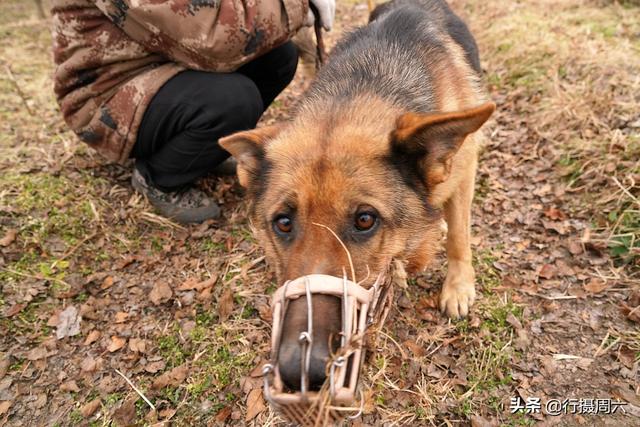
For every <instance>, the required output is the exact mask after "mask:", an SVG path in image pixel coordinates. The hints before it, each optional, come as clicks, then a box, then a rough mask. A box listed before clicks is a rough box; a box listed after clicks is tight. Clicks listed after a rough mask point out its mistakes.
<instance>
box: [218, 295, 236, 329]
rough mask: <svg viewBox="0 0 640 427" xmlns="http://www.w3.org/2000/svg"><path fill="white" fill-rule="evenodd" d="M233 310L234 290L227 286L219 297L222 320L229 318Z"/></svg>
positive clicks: (220, 317)
mask: <svg viewBox="0 0 640 427" xmlns="http://www.w3.org/2000/svg"><path fill="white" fill-rule="evenodd" d="M232 311H233V291H232V290H231V288H226V289H225V290H224V292H223V293H222V295H221V296H220V298H219V299H218V316H219V319H220V321H221V322H224V321H225V320H227V319H228V318H229V315H230V314H231V312H232Z"/></svg>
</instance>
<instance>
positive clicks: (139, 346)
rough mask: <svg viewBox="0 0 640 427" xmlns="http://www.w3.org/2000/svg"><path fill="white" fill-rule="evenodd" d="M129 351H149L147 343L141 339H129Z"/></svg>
mask: <svg viewBox="0 0 640 427" xmlns="http://www.w3.org/2000/svg"><path fill="white" fill-rule="evenodd" d="M129 350H131V351H133V352H134V353H145V352H146V351H147V342H146V341H145V340H142V339H140V338H131V339H129Z"/></svg>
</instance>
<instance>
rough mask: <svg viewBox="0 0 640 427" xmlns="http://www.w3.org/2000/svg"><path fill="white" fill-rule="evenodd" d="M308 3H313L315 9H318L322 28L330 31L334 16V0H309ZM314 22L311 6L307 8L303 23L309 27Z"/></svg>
mask: <svg viewBox="0 0 640 427" xmlns="http://www.w3.org/2000/svg"><path fill="white" fill-rule="evenodd" d="M309 4H312V5H314V6H315V7H316V9H318V14H319V15H320V24H321V25H322V28H324V29H325V30H326V31H331V28H333V21H334V19H335V17H336V0H309ZM314 22H315V16H314V15H313V12H312V11H311V8H309V13H308V14H307V21H306V22H305V25H307V26H310V27H311V26H313V23H314Z"/></svg>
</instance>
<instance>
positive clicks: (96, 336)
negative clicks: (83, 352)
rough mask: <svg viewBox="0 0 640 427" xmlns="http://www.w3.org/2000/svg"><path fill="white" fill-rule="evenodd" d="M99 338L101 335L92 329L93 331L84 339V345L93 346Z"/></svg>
mask: <svg viewBox="0 0 640 427" xmlns="http://www.w3.org/2000/svg"><path fill="white" fill-rule="evenodd" d="M100 336H102V333H101V332H100V331H98V330H95V329H94V330H93V331H91V332H89V335H87V338H85V340H84V345H91V344H93V343H94V342H96V341H98V340H99V339H100Z"/></svg>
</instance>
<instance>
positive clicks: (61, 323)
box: [56, 305, 82, 340]
mask: <svg viewBox="0 0 640 427" xmlns="http://www.w3.org/2000/svg"><path fill="white" fill-rule="evenodd" d="M81 321H82V317H81V316H80V315H79V314H78V309H77V308H76V307H75V306H73V305H70V306H68V307H67V308H65V309H64V310H63V311H62V312H61V313H60V314H59V316H58V327H57V329H56V337H57V338H58V339H59V340H61V339H63V338H66V337H73V336H76V335H78V334H79V333H80V322H81Z"/></svg>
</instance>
